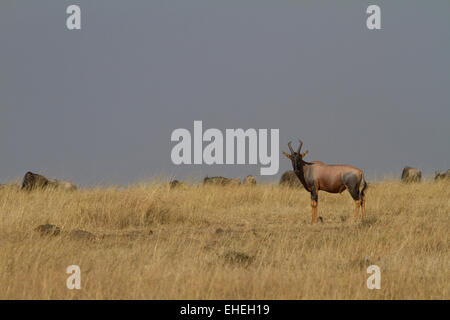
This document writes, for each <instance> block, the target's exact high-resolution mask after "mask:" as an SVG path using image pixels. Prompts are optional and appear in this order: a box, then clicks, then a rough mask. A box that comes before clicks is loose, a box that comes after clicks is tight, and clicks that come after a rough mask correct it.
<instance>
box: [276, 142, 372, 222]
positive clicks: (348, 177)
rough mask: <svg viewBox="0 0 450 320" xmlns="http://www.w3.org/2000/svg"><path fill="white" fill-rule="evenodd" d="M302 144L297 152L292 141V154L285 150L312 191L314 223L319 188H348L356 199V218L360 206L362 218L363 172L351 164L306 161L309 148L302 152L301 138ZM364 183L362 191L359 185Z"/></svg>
mask: <svg viewBox="0 0 450 320" xmlns="http://www.w3.org/2000/svg"><path fill="white" fill-rule="evenodd" d="M299 142H300V145H299V147H298V149H297V152H295V151H294V149H292V146H291V142H289V143H288V147H289V150H290V151H291V154H287V153H286V152H283V154H284V155H285V156H286V157H287V158H289V159H290V160H291V162H292V167H293V168H294V172H295V174H296V175H297V177H298V178H299V180H300V182H301V183H302V184H303V186H304V187H305V189H306V190H307V191H308V192H310V193H311V209H312V223H316V222H317V203H318V200H319V197H318V193H319V190H323V191H326V192H330V193H341V192H342V191H344V190H345V189H348V191H349V192H350V195H351V196H352V198H353V200H355V204H356V208H355V220H356V219H357V218H358V215H359V207H361V211H362V212H361V214H362V218H363V219H364V217H365V195H364V191H365V190H366V188H367V183H366V181H365V179H364V174H363V172H362V171H361V170H360V169H358V168H355V167H352V166H349V165H340V164H333V165H326V164H325V163H323V162H320V161H313V162H306V161H304V160H303V158H304V157H305V156H306V155H307V154H308V152H309V150H307V151H305V152H303V153H300V149H301V148H302V145H303V142H302V141H301V140H299ZM361 182H362V184H363V188H362V190H361V191H360V190H359V187H360V185H361Z"/></svg>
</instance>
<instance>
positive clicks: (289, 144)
mask: <svg viewBox="0 0 450 320" xmlns="http://www.w3.org/2000/svg"><path fill="white" fill-rule="evenodd" d="M291 143H292V141H289V142H288V147H289V150H291V154H293V153H294V149H292V146H291Z"/></svg>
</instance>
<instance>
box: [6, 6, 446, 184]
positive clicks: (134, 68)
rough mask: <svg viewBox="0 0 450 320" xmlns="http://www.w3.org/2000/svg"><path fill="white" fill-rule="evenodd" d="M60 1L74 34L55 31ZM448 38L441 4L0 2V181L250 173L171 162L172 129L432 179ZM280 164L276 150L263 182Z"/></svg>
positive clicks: (249, 169) (243, 168)
mask: <svg viewBox="0 0 450 320" xmlns="http://www.w3.org/2000/svg"><path fill="white" fill-rule="evenodd" d="M70 4H77V5H80V7H81V25H82V29H81V30H77V31H69V30H67V28H66V18H67V14H66V7H67V6H68V5H70ZM369 4H378V5H379V6H380V7H381V27H382V29H381V30H375V31H370V30H368V29H367V28H366V18H367V16H368V15H367V14H366V8H367V7H368V5H369ZM449 40H450V1H448V0H442V1H431V2H427V1H410V0H408V1H406V0H403V1H334V0H330V1H312V0H311V1H288V0H284V1H275V0H271V1H263V0H221V1H214V0H202V1H198V0H178V1H175V0H159V1H157V0H152V1H136V0H130V1H125V0H122V1H115V0H114V1H113V0H96V1H91V0H89V1H88V0H85V1H60V0H53V1H47V0H40V1H25V0H2V1H1V2H0V183H6V182H8V181H11V180H15V179H20V178H21V177H22V176H23V175H24V174H25V172H26V171H29V170H30V171H33V172H37V173H42V174H44V175H46V176H49V177H53V178H59V179H69V180H73V181H74V182H76V183H78V184H81V185H92V184H96V183H100V184H120V185H126V184H129V183H133V182H137V181H145V180H147V179H150V178H151V177H153V176H158V175H163V176H168V175H170V176H173V177H175V178H177V179H184V178H185V177H189V176H191V177H196V178H202V177H204V176H205V175H207V174H208V175H210V176H211V175H224V176H229V177H234V176H245V175H247V174H254V175H258V174H259V168H260V166H259V165H214V166H206V165H201V166H194V165H191V166H188V165H182V166H175V165H173V164H172V163H171V158H170V153H171V149H172V147H173V146H174V145H175V143H173V142H171V141H170V136H171V133H172V131H173V130H174V129H177V128H187V129H189V130H191V131H192V130H193V121H194V120H202V121H203V127H204V129H207V128H218V129H221V130H223V131H225V129H226V128H244V129H247V128H267V129H270V128H277V129H280V151H283V150H287V146H286V143H287V142H288V141H289V140H294V141H296V139H297V138H301V139H302V140H303V141H304V148H305V149H309V150H310V153H309V156H308V159H309V160H321V161H323V162H325V163H347V164H352V165H354V166H357V167H359V168H361V169H363V170H364V171H365V172H366V175H367V176H368V177H369V179H370V178H372V179H374V178H381V177H383V176H384V175H389V174H391V175H395V176H399V175H400V173H401V170H402V168H403V167H404V166H405V165H409V166H414V167H418V168H420V169H421V170H423V172H424V173H425V174H426V175H431V174H433V173H434V171H435V170H447V169H449V168H450V142H449V141H450V126H449V120H450V61H449V60H450V41H449ZM294 144H295V145H296V143H294ZM290 166H291V164H290V162H289V161H288V160H287V159H285V158H284V157H283V158H282V156H281V155H280V170H279V174H278V175H276V176H270V177H264V179H262V180H277V179H279V176H280V175H281V174H282V172H283V171H285V170H287V169H290ZM258 179H260V177H258Z"/></svg>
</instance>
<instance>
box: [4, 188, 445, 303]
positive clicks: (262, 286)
mask: <svg viewBox="0 0 450 320" xmlns="http://www.w3.org/2000/svg"><path fill="white" fill-rule="evenodd" d="M449 187H450V183H449V182H445V181H443V182H439V183H435V182H432V181H425V182H422V183H418V184H410V185H403V184H400V183H398V182H393V181H383V182H379V183H374V184H371V185H370V186H369V189H368V191H367V210H366V214H367V218H366V220H365V221H360V220H359V221H357V222H354V221H353V212H354V204H353V200H352V199H351V197H350V195H349V194H348V193H347V192H344V193H343V194H340V195H333V194H326V193H322V192H321V193H320V194H319V216H322V217H323V223H318V224H316V225H311V221H310V220H311V209H310V199H309V194H308V193H307V192H306V191H305V190H303V189H292V188H286V187H279V186H277V185H271V184H261V185H256V186H240V187H220V186H205V187H203V186H188V187H180V188H176V189H172V190H171V189H169V187H168V186H167V184H158V183H149V184H148V185H143V184H141V185H134V186H130V187H128V188H124V189H120V188H92V189H81V190H78V191H75V192H63V191H56V190H46V191H33V192H31V193H27V192H21V191H20V190H18V188H17V187H14V186H6V187H3V188H0V298H1V299H32V298H34V299H449V298H450V294H449V287H450V286H449V283H450V281H449V280H450V277H449V276H450V273H449V270H450V268H449V230H450V228H449V227H450V224H449V222H450V220H449V215H450V191H449V190H450V188H449ZM46 223H50V224H54V225H57V226H59V227H61V234H59V235H58V236H42V235H41V234H40V233H38V232H36V231H34V229H35V228H36V227H37V226H38V225H42V224H46ZM74 229H81V230H86V231H88V232H91V233H93V234H94V235H95V239H84V238H76V237H71V236H68V235H69V233H68V232H69V231H71V230H74ZM371 264H376V265H378V266H379V267H380V268H381V289H380V290H369V289H368V288H367V286H366V280H367V278H368V277H369V274H367V273H366V268H367V266H369V265H371ZM69 265H79V266H80V268H81V290H68V289H67V287H66V279H67V277H68V275H67V274H66V273H65V270H66V268H67V266H69Z"/></svg>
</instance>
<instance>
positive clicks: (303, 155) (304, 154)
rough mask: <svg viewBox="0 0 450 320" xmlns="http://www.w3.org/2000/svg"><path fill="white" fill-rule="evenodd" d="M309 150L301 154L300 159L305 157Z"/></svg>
mask: <svg viewBox="0 0 450 320" xmlns="http://www.w3.org/2000/svg"><path fill="white" fill-rule="evenodd" d="M308 152H309V150H306V151H305V152H303V153H302V158H304V157H306V155H307V154H308Z"/></svg>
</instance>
